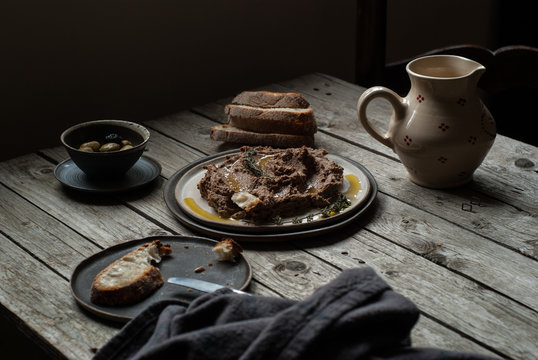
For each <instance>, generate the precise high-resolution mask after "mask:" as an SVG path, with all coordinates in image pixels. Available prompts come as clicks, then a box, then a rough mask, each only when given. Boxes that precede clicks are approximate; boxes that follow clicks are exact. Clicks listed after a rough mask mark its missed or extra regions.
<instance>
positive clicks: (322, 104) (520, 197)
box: [281, 74, 538, 214]
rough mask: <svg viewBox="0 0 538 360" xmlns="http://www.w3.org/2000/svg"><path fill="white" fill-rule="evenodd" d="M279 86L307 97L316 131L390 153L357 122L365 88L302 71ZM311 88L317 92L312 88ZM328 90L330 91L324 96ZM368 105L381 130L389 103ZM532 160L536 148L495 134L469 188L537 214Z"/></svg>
mask: <svg viewBox="0 0 538 360" xmlns="http://www.w3.org/2000/svg"><path fill="white" fill-rule="evenodd" d="M281 84H282V85H283V86H285V87H286V88H288V89H293V90H294V91H298V92H303V93H304V94H305V95H306V96H307V98H308V100H309V101H311V104H312V107H313V108H314V110H315V113H316V114H317V116H319V117H320V118H321V119H322V120H321V125H322V126H321V127H320V129H321V130H323V131H327V132H328V133H331V134H335V135H337V136H340V137H342V138H345V139H347V140H349V141H353V142H355V143H357V144H360V145H362V146H366V147H368V148H369V149H373V150H375V151H378V152H380V153H383V154H385V155H387V156H389V157H395V154H394V153H393V152H392V150H391V149H389V148H388V147H386V146H384V145H381V144H380V143H379V142H377V141H375V140H374V139H373V138H371V137H370V136H369V135H368V134H367V133H366V131H365V130H364V129H363V128H362V126H361V125H360V123H359V120H358V118H357V108H356V106H357V101H358V99H359V97H360V95H361V94H362V92H363V91H364V90H365V89H364V88H362V87H360V86H356V85H353V84H350V83H347V82H345V81H343V80H340V79H336V78H333V77H331V76H326V75H322V74H310V75H305V76H302V77H299V78H295V79H291V80H289V81H286V82H282V83H281ZM315 88H319V89H320V90H319V91H315V90H313V89H315ZM327 93H330V94H331V95H326V94H327ZM373 106H374V108H372V109H371V110H372V111H371V113H372V114H371V115H372V122H373V123H376V124H377V125H378V126H379V127H380V128H381V129H383V128H386V127H387V126H388V118H389V115H390V113H391V110H390V107H389V106H388V104H387V102H386V101H378V102H376V103H374V104H373ZM369 114H370V112H369ZM323 119H326V120H323ZM325 121H326V122H327V124H328V125H327V126H326V127H324V126H323V125H324V123H325ZM521 158H523V159H529V160H531V161H532V162H533V163H534V164H535V165H534V166H532V167H529V168H524V167H518V166H516V165H515V162H516V160H518V159H521ZM537 162H538V148H536V147H534V146H532V145H528V144H524V143H521V142H519V141H516V140H513V139H510V138H507V137H505V136H502V135H498V136H497V139H496V140H495V143H494V145H493V147H492V148H491V151H490V152H489V153H488V155H487V156H486V159H485V160H484V162H483V164H482V165H481V166H480V167H479V168H478V169H477V171H476V173H475V177H474V178H475V181H474V182H473V183H472V184H471V187H472V188H473V189H475V190H477V191H480V192H482V193H483V194H486V195H487V196H494V197H495V198H497V199H499V200H502V201H505V202H508V203H510V204H512V205H513V206H515V207H517V208H520V209H523V210H526V211H529V212H534V213H535V214H536V209H537V208H538V186H537V185H536V184H537V182H538V181H537V180H538V174H537V173H536V170H537V169H538V166H537ZM402 167H403V166H402Z"/></svg>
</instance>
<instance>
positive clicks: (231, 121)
mask: <svg viewBox="0 0 538 360" xmlns="http://www.w3.org/2000/svg"><path fill="white" fill-rule="evenodd" d="M224 111H225V113H226V115H227V117H228V123H227V124H225V125H217V126H213V127H212V128H211V139H213V140H217V141H226V142H233V143H240V144H244V145H266V146H272V147H277V148H287V147H300V146H303V145H305V146H310V147H312V146H314V133H316V131H317V126H316V119H315V118H314V113H313V112H312V108H311V107H310V104H309V103H308V101H306V99H305V98H304V97H303V96H302V95H301V94H297V93H277V92H269V91H245V92H242V93H241V94H239V95H237V96H236V97H235V98H234V99H233V100H232V103H231V104H229V105H226V107H225V109H224Z"/></svg>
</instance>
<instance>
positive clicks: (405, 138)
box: [404, 135, 413, 146]
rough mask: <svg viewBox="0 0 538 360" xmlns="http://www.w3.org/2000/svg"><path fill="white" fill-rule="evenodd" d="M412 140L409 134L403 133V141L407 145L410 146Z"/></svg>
mask: <svg viewBox="0 0 538 360" xmlns="http://www.w3.org/2000/svg"><path fill="white" fill-rule="evenodd" d="M412 142H413V139H411V138H410V137H409V136H407V135H405V137H404V143H405V144H406V145H407V146H410V145H411V143H412Z"/></svg>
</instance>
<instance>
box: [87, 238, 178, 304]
mask: <svg viewBox="0 0 538 360" xmlns="http://www.w3.org/2000/svg"><path fill="white" fill-rule="evenodd" d="M171 253H172V249H171V247H170V246H169V245H163V244H162V243H161V242H160V241H159V240H155V241H153V242H151V243H146V244H144V245H142V246H141V247H139V248H138V249H135V250H133V251H130V252H129V253H127V254H126V255H124V256H122V257H121V258H119V259H118V260H116V261H114V262H113V263H112V264H110V265H108V266H107V267H106V268H104V269H103V270H102V271H101V272H99V273H98V274H97V276H96V277H95V278H94V280H93V283H92V287H91V291H90V300H91V302H92V303H94V304H97V305H106V306H121V305H128V304H133V303H136V302H139V301H141V300H142V299H144V298H146V297H148V296H149V295H151V294H152V293H153V292H154V291H155V290H157V289H158V288H159V287H161V286H162V285H163V282H164V281H163V277H162V275H161V272H160V271H159V269H158V268H157V267H155V266H153V265H152V261H155V262H157V263H158V262H160V261H161V257H162V256H166V255H170V254H171Z"/></svg>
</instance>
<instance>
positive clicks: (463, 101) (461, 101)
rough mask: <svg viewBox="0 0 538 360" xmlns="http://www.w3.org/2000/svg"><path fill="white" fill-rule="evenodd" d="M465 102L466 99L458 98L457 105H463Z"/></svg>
mask: <svg viewBox="0 0 538 360" xmlns="http://www.w3.org/2000/svg"><path fill="white" fill-rule="evenodd" d="M466 102H467V100H466V99H464V98H459V100H458V105H461V106H465V103H466Z"/></svg>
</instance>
